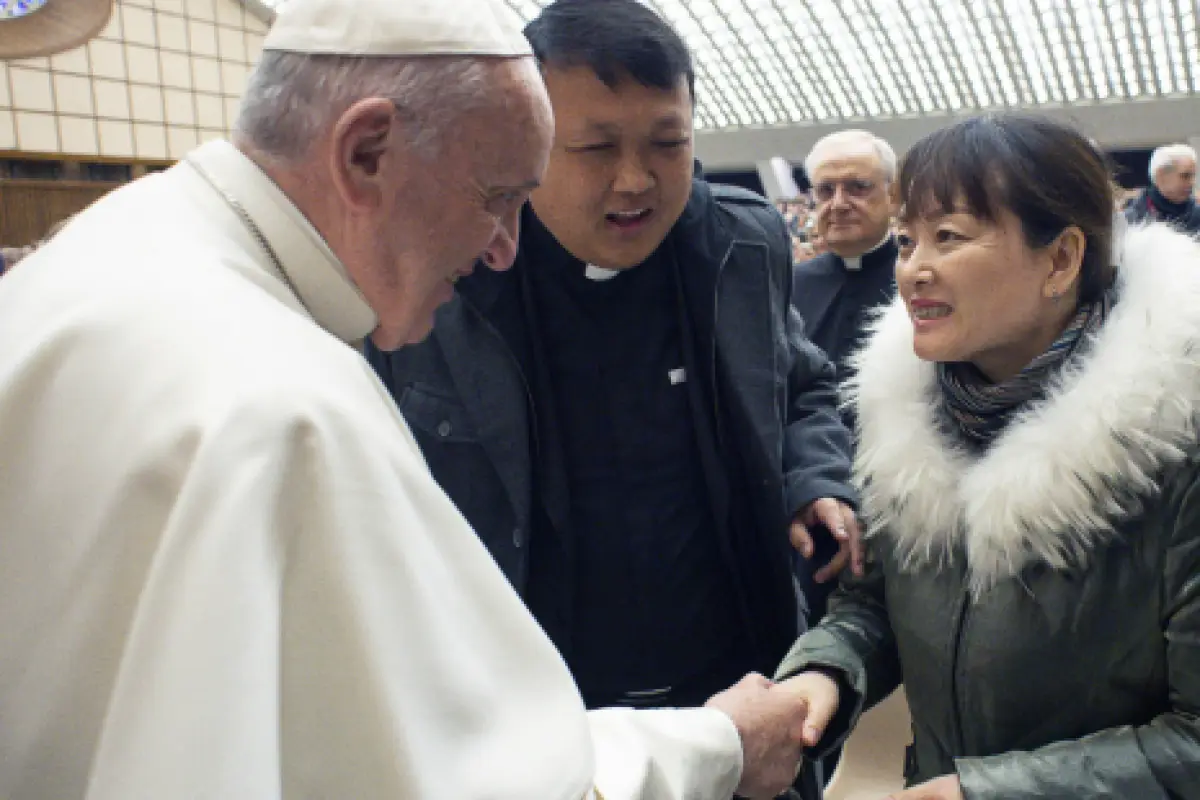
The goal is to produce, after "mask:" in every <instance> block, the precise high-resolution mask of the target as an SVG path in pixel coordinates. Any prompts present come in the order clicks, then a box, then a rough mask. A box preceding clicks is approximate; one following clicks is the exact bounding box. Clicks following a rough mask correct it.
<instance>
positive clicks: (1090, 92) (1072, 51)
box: [1054, 0, 1096, 102]
mask: <svg viewBox="0 0 1200 800" xmlns="http://www.w3.org/2000/svg"><path fill="white" fill-rule="evenodd" d="M1054 7H1055V17H1056V20H1055V21H1056V26H1057V27H1058V29H1059V32H1060V33H1061V34H1062V38H1063V41H1064V42H1065V44H1066V50H1065V52H1064V53H1063V56H1064V58H1066V60H1067V63H1068V64H1069V65H1070V69H1071V75H1072V77H1073V78H1074V81H1073V83H1074V89H1075V90H1074V94H1073V95H1072V93H1071V91H1070V90H1069V87H1068V92H1067V100H1069V101H1072V102H1074V101H1076V100H1079V99H1080V98H1081V97H1091V98H1095V96H1096V84H1095V80H1094V78H1093V77H1092V73H1091V68H1090V65H1089V64H1088V63H1087V54H1086V52H1085V51H1084V49H1083V42H1082V41H1081V40H1080V36H1079V27H1078V25H1077V23H1076V21H1075V11H1074V8H1073V4H1072V3H1066V2H1063V0H1055V3H1054Z"/></svg>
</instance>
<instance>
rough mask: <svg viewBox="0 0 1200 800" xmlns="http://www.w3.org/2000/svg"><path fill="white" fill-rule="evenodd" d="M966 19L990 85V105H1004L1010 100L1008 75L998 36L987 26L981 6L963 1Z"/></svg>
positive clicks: (972, 43)
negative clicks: (1005, 87) (1005, 83)
mask: <svg viewBox="0 0 1200 800" xmlns="http://www.w3.org/2000/svg"><path fill="white" fill-rule="evenodd" d="M963 10H964V13H965V15H966V19H967V21H968V23H969V24H970V26H971V32H972V34H973V35H972V36H971V38H970V40H969V41H970V42H971V45H970V47H971V50H972V52H973V53H974V54H975V56H976V57H977V58H978V59H979V63H980V65H981V66H982V67H983V79H984V81H985V82H986V84H987V87H988V104H987V106H988V107H995V106H1003V105H1005V104H1006V103H1007V102H1009V101H1008V99H1007V98H1006V97H1005V91H1004V85H1003V80H1004V77H1005V75H1007V72H1006V70H1005V69H1004V62H1003V57H1002V56H1001V55H1000V53H999V49H998V47H997V46H996V37H995V34H994V33H993V32H991V29H990V28H989V27H988V26H987V22H988V21H987V19H986V17H984V16H982V15H981V13H980V11H979V8H978V7H977V6H976V5H975V4H974V3H971V2H965V3H963Z"/></svg>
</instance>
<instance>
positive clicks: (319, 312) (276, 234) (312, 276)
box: [186, 140, 379, 342]
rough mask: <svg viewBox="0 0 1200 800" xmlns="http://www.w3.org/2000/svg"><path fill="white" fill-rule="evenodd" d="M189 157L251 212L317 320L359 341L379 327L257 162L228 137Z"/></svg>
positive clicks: (289, 280) (320, 241)
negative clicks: (226, 139) (229, 140)
mask: <svg viewBox="0 0 1200 800" xmlns="http://www.w3.org/2000/svg"><path fill="white" fill-rule="evenodd" d="M186 160H187V162H188V163H189V164H190V165H191V166H192V167H194V168H195V169H196V170H198V171H199V172H200V173H201V175H203V176H204V177H205V178H206V179H207V180H208V181H209V182H210V183H212V184H213V186H214V188H215V189H216V190H217V191H218V192H219V193H221V194H223V195H226V200H227V201H228V200H230V199H232V200H233V201H235V202H236V203H237V204H238V205H240V206H241V207H242V208H243V209H244V210H245V212H246V214H248V215H249V217H250V219H251V220H252V222H253V224H254V226H255V227H257V228H258V230H259V231H260V232H261V233H262V236H263V238H265V239H266V240H267V241H266V244H267V245H268V246H269V247H270V249H271V250H272V251H274V254H275V256H276V257H277V258H278V259H279V264H278V265H274V264H273V265H271V271H272V272H276V271H277V269H276V268H277V267H278V269H282V270H283V272H284V274H282V275H279V276H278V277H279V278H280V279H281V280H283V282H284V283H285V284H287V285H288V286H289V287H291V290H292V292H293V293H294V294H295V295H296V299H297V300H298V301H299V302H300V304H301V305H302V306H303V307H304V308H306V309H307V310H308V313H309V314H311V315H312V317H313V321H314V322H316V323H317V324H318V325H320V326H321V327H322V328H324V329H325V330H327V331H329V332H330V333H332V334H333V335H334V336H336V337H338V338H339V339H341V340H342V341H344V342H356V341H359V340H361V339H364V338H366V336H367V335H368V334H370V333H371V332H372V331H373V330H375V328H376V326H377V325H378V324H379V320H378V318H377V317H376V316H375V312H374V311H372V310H371V307H370V306H369V305H367V301H366V299H365V298H364V297H363V296H362V293H361V292H359V290H358V287H357V286H355V285H354V282H353V281H351V280H350V276H349V275H348V274H347V273H346V268H345V266H343V265H342V262H341V261H339V260H338V257H337V256H335V255H334V254H333V251H332V250H330V249H329V245H328V244H326V243H325V240H324V239H322V238H321V234H319V233H317V229H316V228H314V227H313V226H312V223H310V222H309V221H308V219H307V218H306V217H305V216H304V214H303V213H301V211H300V209H298V208H296V205H295V204H294V203H293V202H292V201H291V200H290V199H288V196H287V195H286V194H284V193H283V191H282V190H281V189H280V188H279V187H278V186H277V185H276V184H275V182H274V181H273V180H271V179H270V177H268V176H267V174H266V173H265V172H263V171H262V169H260V168H259V166H258V165H257V164H255V163H254V162H253V161H251V160H250V159H249V158H248V157H247V156H246V155H245V154H244V153H242V152H241V151H240V150H238V149H237V148H236V147H234V146H233V145H232V144H230V143H229V142H227V141H223V140H219V141H215V142H209V143H208V144H205V145H202V146H201V147H199V148H198V149H196V150H193V151H192V152H191V153H189V154H188V156H187V159H186ZM234 210H235V211H236V210H237V209H236V208H235V209H234ZM251 233H253V231H251Z"/></svg>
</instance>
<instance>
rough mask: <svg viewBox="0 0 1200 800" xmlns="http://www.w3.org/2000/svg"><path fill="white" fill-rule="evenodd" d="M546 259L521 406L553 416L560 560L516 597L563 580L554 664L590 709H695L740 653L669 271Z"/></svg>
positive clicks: (537, 281)
mask: <svg viewBox="0 0 1200 800" xmlns="http://www.w3.org/2000/svg"><path fill="white" fill-rule="evenodd" d="M539 250H541V248H539ZM546 255H547V257H546V258H537V259H530V270H529V275H528V278H527V279H528V281H529V287H530V289H531V291H530V299H531V300H532V304H533V306H534V308H535V314H536V318H537V319H536V329H537V339H538V346H537V347H536V348H535V349H536V350H537V351H540V355H539V357H537V359H536V360H537V362H538V369H541V370H544V373H543V377H544V378H546V380H544V381H541V382H538V381H535V386H536V385H538V384H539V383H540V385H542V386H543V387H545V388H544V389H542V390H541V392H542V393H548V394H549V396H548V397H536V398H535V405H536V406H538V407H539V408H544V407H545V406H546V404H547V403H552V404H553V412H554V413H553V414H552V415H548V416H550V418H552V419H553V420H554V421H555V422H556V424H557V428H558V430H557V431H556V433H557V434H558V435H557V436H556V437H544V438H548V439H549V438H553V439H557V441H559V442H561V449H562V457H563V464H564V465H565V472H566V479H567V480H566V483H567V487H568V496H569V508H570V511H569V528H570V530H569V531H566V532H565V535H566V536H569V537H570V540H571V547H570V554H571V555H570V559H569V563H563V564H558V565H556V566H554V567H551V566H550V565H548V564H545V563H543V564H542V565H541V571H542V573H543V574H537V572H538V570H534V574H531V575H530V577H529V580H530V582H531V588H530V595H531V596H533V597H539V598H545V597H547V596H548V595H549V594H550V593H549V592H546V591H540V590H539V586H538V584H539V583H540V582H542V581H547V582H554V583H555V584H558V585H560V584H561V581H559V580H558V578H559V577H560V576H556V575H551V574H546V572H547V571H548V570H550V569H568V570H571V574H572V578H573V580H571V581H569V582H568V583H569V584H570V585H572V587H573V589H572V591H573V596H572V597H570V598H566V599H564V602H570V603H572V605H573V607H572V609H571V613H570V614H569V618H570V620H571V623H570V628H571V631H570V644H569V646H568V647H566V648H565V653H564V655H565V656H566V659H567V662H568V665H569V666H570V668H571V671H572V673H573V674H574V676H575V678H576V681H577V683H578V684H579V687H580V690H581V691H582V693H583V697H584V700H585V702H586V703H587V704H588V706H589V707H597V706H604V705H613V704H629V705H644V706H661V705H695V704H698V703H702V702H704V700H705V699H707V697H708V696H709V695H710V694H712V693H713V692H715V691H717V690H719V689H721V688H723V687H725V686H727V685H729V684H731V683H733V682H735V681H736V680H737V679H738V678H740V677H741V675H742V674H743V673H744V672H745V671H746V669H747V667H748V664H749V663H750V652H749V651H750V648H749V647H748V646H747V645H746V638H745V635H744V634H745V632H744V630H743V628H742V623H741V620H740V617H739V614H738V612H737V603H736V601H735V599H734V595H733V589H732V581H731V577H730V569H729V567H728V565H727V564H725V563H724V561H723V560H722V558H721V551H720V547H719V543H718V540H717V530H716V526H715V525H714V524H713V519H712V508H711V505H710V503H709V502H708V498H707V494H706V492H707V490H706V488H705V487H706V484H705V477H704V473H703V470H702V467H701V461H700V457H699V452H698V449H697V441H696V430H695V427H694V421H693V415H692V409H691V405H690V402H689V397H688V386H687V381H688V380H690V379H691V376H689V375H687V374H686V369H685V366H684V362H685V358H684V351H683V348H684V346H685V342H684V341H683V337H682V336H681V332H680V325H679V319H680V310H679V293H678V290H677V285H676V275H675V273H674V265H673V264H672V263H670V261H669V259H666V258H663V257H660V256H658V255H656V256H653V257H651V259H650V260H649V261H647V262H646V263H644V264H641V265H640V266H638V267H636V268H634V269H630V270H625V271H622V272H619V273H607V274H605V273H604V272H603V271H598V270H596V269H595V268H592V269H591V270H589V269H588V268H587V267H586V266H585V265H584V264H583V263H581V262H580V261H578V260H576V259H574V258H572V257H570V256H569V255H567V254H566V253H565V252H562V251H560V252H559V253H558V254H557V257H555V256H554V255H552V254H551V253H546ZM589 275H590V276H589ZM534 392H535V395H536V394H538V393H539V390H538V389H536V388H535V390H534ZM543 416H546V415H543ZM543 524H546V523H543ZM537 535H538V534H537V533H536V532H535V537H536V536H537ZM543 602H544V601H543ZM535 612H536V610H535Z"/></svg>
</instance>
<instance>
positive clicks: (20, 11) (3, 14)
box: [0, 0, 48, 22]
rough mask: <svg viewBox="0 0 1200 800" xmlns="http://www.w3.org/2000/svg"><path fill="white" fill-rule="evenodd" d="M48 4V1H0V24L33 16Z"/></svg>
mask: <svg viewBox="0 0 1200 800" xmlns="http://www.w3.org/2000/svg"><path fill="white" fill-rule="evenodd" d="M47 2H48V0H0V22H5V21H6V20H10V19H20V18H21V17H24V16H27V15H29V14H32V13H33V12H35V11H37V10H38V9H40V8H41V7H42V6H44V5H46V3H47Z"/></svg>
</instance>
